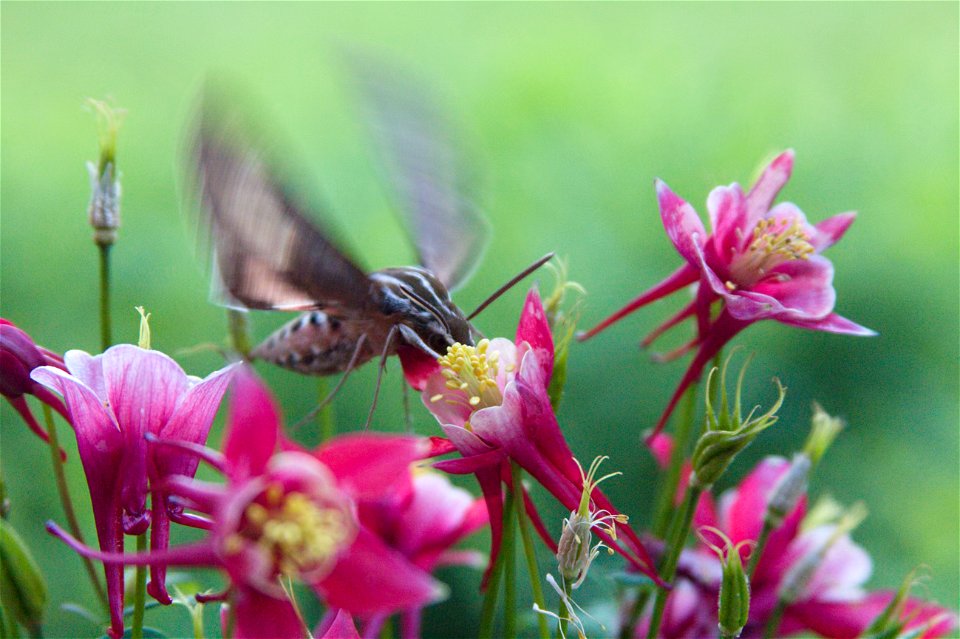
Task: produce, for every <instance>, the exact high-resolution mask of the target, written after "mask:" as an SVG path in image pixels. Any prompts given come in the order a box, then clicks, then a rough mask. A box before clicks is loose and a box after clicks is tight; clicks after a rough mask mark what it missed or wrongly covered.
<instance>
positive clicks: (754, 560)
mask: <svg viewBox="0 0 960 639" xmlns="http://www.w3.org/2000/svg"><path fill="white" fill-rule="evenodd" d="M771 531H773V526H772V525H770V522H769V521H764V522H763V529H762V530H761V531H760V538H759V539H757V545H756V546H754V547H753V550H752V551H750V563H748V564H747V577H749V578H750V579H751V580H753V571H754V570H756V569H757V564H758V563H760V555H761V554H762V553H763V547H764V546H766V545H767V540H768V539H769V538H770V533H771Z"/></svg>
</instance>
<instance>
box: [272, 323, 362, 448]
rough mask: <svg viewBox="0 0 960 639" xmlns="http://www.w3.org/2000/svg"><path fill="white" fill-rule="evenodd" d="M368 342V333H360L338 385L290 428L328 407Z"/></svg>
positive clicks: (309, 419)
mask: <svg viewBox="0 0 960 639" xmlns="http://www.w3.org/2000/svg"><path fill="white" fill-rule="evenodd" d="M366 343H367V334H366V333H363V334H362V335H360V338H359V339H358V340H357V346H356V348H354V349H353V355H351V356H350V361H349V362H348V363H347V367H346V368H345V369H344V371H343V375H341V376H340V381H338V382H337V385H336V386H334V387H333V390H332V391H330V392H329V393H328V394H327V396H326V397H324V398H323V401H321V402H320V403H319V404H317V405H316V406H314V407H313V408H312V409H311V410H310V412H309V413H307V414H306V415H304V416H303V418H302V419H301V420H300V421H298V422H297V423H296V424H294V425H293V426H291V427H290V429H289V430H296V429H298V428H300V427H301V426H303V425H304V424H306V423H307V422H309V421H311V420H312V419H313V418H314V417H316V416H317V414H318V413H319V412H320V411H322V410H323V409H324V407H326V405H327V404H329V403H330V402H331V401H333V398H334V397H336V395H337V393H339V392H340V389H341V388H342V387H343V384H344V382H346V381H347V378H348V377H350V373H352V372H353V369H354V368H356V366H357V360H358V359H359V358H360V351H361V350H363V346H364V344H366Z"/></svg>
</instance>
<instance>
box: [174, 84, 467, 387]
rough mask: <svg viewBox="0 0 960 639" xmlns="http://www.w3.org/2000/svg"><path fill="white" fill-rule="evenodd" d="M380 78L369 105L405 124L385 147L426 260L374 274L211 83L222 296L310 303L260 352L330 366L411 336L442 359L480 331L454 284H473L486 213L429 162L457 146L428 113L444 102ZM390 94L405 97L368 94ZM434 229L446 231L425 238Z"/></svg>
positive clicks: (207, 136)
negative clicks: (434, 127) (298, 198)
mask: <svg viewBox="0 0 960 639" xmlns="http://www.w3.org/2000/svg"><path fill="white" fill-rule="evenodd" d="M393 82H396V80H393ZM370 83H371V80H370V76H367V77H365V79H364V80H363V86H365V87H367V89H366V90H364V91H362V92H361V93H362V94H363V96H364V97H365V98H366V99H367V102H368V109H369V110H370V111H371V112H376V113H378V114H380V115H379V116H378V117H379V118H380V122H386V121H389V122H390V123H391V126H392V127H393V129H394V130H393V131H392V132H391V134H390V136H389V138H387V137H384V139H383V140H384V142H383V148H384V149H385V152H386V154H387V155H390V156H391V158H390V162H389V163H390V164H392V165H393V166H394V167H395V172H394V175H395V176H396V178H395V180H394V182H395V184H397V185H398V186H397V190H398V191H399V192H400V195H401V200H402V201H405V202H407V203H408V205H409V206H408V210H407V213H406V214H405V216H404V217H405V221H407V222H408V223H409V225H410V227H411V229H412V232H413V236H414V238H416V245H417V249H418V253H419V254H420V259H421V261H422V262H423V264H424V266H423V267H399V268H392V269H384V270H382V271H375V272H373V273H370V274H367V273H365V272H364V271H363V270H362V269H361V268H360V267H359V266H357V265H356V263H355V262H354V261H353V260H352V259H350V258H349V257H347V256H346V254H345V253H344V252H343V251H342V250H340V249H339V248H338V247H337V246H336V245H335V244H334V242H333V241H331V240H330V239H329V235H328V234H327V233H325V232H324V231H322V230H321V227H320V226H319V225H317V224H315V223H313V222H311V221H310V220H309V219H308V217H307V216H306V215H305V214H304V213H303V212H302V209H301V208H300V207H299V206H298V205H297V203H295V201H294V199H293V198H292V197H291V196H290V195H289V193H288V192H287V191H286V190H285V188H284V187H283V185H282V182H281V181H280V180H279V179H278V177H277V175H276V172H275V171H273V170H272V168H271V163H270V162H269V160H268V156H267V153H266V151H265V148H266V147H265V145H263V144H262V143H257V142H255V141H254V136H253V135H251V133H250V127H248V126H244V125H243V124H242V123H243V118H242V117H241V115H240V111H239V110H238V109H237V108H236V106H235V104H236V103H235V102H229V101H224V100H222V99H218V98H220V96H219V95H217V94H214V93H211V92H209V91H207V92H205V94H204V95H203V97H202V105H201V108H200V116H199V122H198V124H197V126H196V130H195V134H194V153H193V160H194V164H195V168H196V176H197V179H196V187H197V192H198V196H199V201H200V207H199V208H200V211H201V219H202V220H203V222H204V223H205V225H206V226H207V227H208V229H209V234H210V244H211V254H212V257H213V260H212V261H213V270H214V281H215V282H217V283H219V286H220V287H221V289H222V292H223V293H222V295H221V303H223V304H224V305H227V306H233V307H241V308H254V309H271V310H300V311H307V312H306V313H304V314H302V315H301V316H299V317H297V318H296V319H294V320H292V321H290V322H288V323H287V324H285V325H284V326H282V327H281V328H280V329H278V330H277V331H275V332H274V333H273V334H272V335H271V336H270V337H268V338H267V339H266V340H265V341H264V342H263V343H262V344H261V345H259V346H258V347H257V348H255V349H254V350H253V351H252V352H251V356H252V357H254V358H260V359H264V360H267V361H270V362H272V363H274V364H277V365H279V366H282V367H285V368H289V369H291V370H295V371H297V372H300V373H306V374H317V375H326V374H331V373H336V372H340V371H344V370H346V369H347V368H348V367H349V366H351V365H352V366H356V365H359V364H361V363H363V362H365V361H367V360H369V359H371V358H372V357H373V356H374V355H376V354H380V353H382V354H383V356H384V357H386V356H387V355H389V354H393V353H394V352H396V348H397V346H399V345H401V344H407V345H409V346H412V347H414V348H416V349H418V350H420V351H421V352H423V353H425V354H427V355H429V356H431V357H437V356H438V355H439V354H442V353H443V352H445V350H446V347H447V346H449V345H450V344H452V343H454V342H461V343H467V344H472V343H473V329H472V327H471V325H470V323H469V322H468V321H467V320H466V318H465V317H464V314H463V312H462V311H461V310H460V309H459V308H458V307H457V306H456V305H455V304H453V302H452V301H451V300H450V295H449V292H448V284H449V285H455V284H459V283H460V282H462V280H463V278H464V277H465V275H466V274H467V273H468V272H469V270H470V269H472V267H473V265H474V264H475V263H476V260H477V258H478V256H479V254H480V252H481V251H480V248H479V247H481V246H482V244H483V241H484V240H483V239H482V238H485V237H486V225H485V222H483V220H482V218H480V217H479V215H478V214H477V212H476V210H475V209H474V208H472V205H468V204H467V202H468V200H467V199H466V198H465V197H463V196H462V195H460V192H459V191H458V190H457V189H458V188H459V187H457V186H456V185H455V184H454V183H453V182H454V176H453V175H452V174H451V173H450V172H449V167H447V166H444V167H442V170H440V169H436V170H434V169H432V168H430V166H429V165H430V163H431V162H435V161H441V160H443V161H445V160H447V159H449V158H451V157H452V156H453V151H452V148H451V147H450V146H449V145H447V144H446V143H445V142H444V139H445V138H443V137H442V136H440V135H432V134H431V133H430V131H431V128H430V123H429V122H427V121H425V118H428V117H431V116H430V115H429V114H435V113H437V110H436V109H434V108H432V107H427V106H426V105H425V103H424V102H423V100H422V99H419V98H418V99H417V100H416V101H412V100H411V99H409V98H406V99H400V97H399V96H398V94H397V91H399V90H400V89H399V85H397V86H396V87H392V88H390V89H389V90H386V89H383V88H372V85H371V84H370ZM407 93H408V94H409V95H413V93H414V92H413V91H407ZM418 95H423V94H422V93H418ZM387 96H392V97H391V98H390V99H394V100H396V103H395V104H391V105H383V104H376V105H374V104H369V103H370V102H373V101H377V100H383V99H387ZM377 126H380V125H377ZM388 139H389V141H388ZM404 140H417V141H418V144H417V145H414V146H417V147H418V148H422V149H423V150H420V151H418V150H414V149H413V147H410V146H404V143H403V141H404ZM430 233H435V234H436V239H435V240H431V239H424V238H425V237H426V235H428V234H430ZM478 238H480V239H478ZM351 362H352V364H351Z"/></svg>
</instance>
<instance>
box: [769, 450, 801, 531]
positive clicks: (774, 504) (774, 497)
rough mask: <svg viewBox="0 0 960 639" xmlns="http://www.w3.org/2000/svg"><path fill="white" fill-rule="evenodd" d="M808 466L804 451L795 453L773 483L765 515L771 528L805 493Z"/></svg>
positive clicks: (790, 510)
mask: <svg viewBox="0 0 960 639" xmlns="http://www.w3.org/2000/svg"><path fill="white" fill-rule="evenodd" d="M810 466H811V463H810V458H809V457H807V455H806V454H805V453H797V454H795V455H794V456H793V460H792V461H791V462H790V468H788V469H787V472H785V473H784V474H783V475H781V476H780V479H779V480H778V481H777V483H776V484H774V486H773V490H772V491H771V492H770V501H769V503H768V504H767V513H766V515H765V521H766V523H767V524H769V525H770V527H771V528H777V527H779V526H780V524H782V523H783V520H784V518H786V516H787V515H789V514H790V513H791V512H793V509H794V508H795V507H796V506H797V502H799V501H800V498H801V497H803V496H804V495H805V494H806V492H807V478H808V477H809V476H810Z"/></svg>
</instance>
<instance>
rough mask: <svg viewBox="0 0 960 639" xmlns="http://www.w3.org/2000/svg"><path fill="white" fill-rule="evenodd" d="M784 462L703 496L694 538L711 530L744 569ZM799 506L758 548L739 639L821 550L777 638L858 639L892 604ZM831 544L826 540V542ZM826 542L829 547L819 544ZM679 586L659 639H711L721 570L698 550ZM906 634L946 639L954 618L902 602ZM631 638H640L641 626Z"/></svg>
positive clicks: (868, 567) (843, 546) (862, 556)
mask: <svg viewBox="0 0 960 639" xmlns="http://www.w3.org/2000/svg"><path fill="white" fill-rule="evenodd" d="M789 467H790V462H789V461H787V460H786V459H783V458H781V457H768V458H767V459H765V460H763V461H762V462H760V464H758V465H757V467H756V468H755V469H754V470H753V471H752V472H751V473H750V474H749V475H748V476H747V477H746V478H745V479H744V480H743V481H742V482H741V483H740V485H739V486H737V487H735V488H733V489H731V490H729V491H727V492H726V493H724V494H723V495H722V496H721V497H720V499H719V502H714V500H713V498H712V496H710V494H709V493H704V496H705V499H702V500H701V502H700V504H699V507H698V509H697V512H696V515H695V517H694V525H695V526H696V527H697V528H698V529H699V530H701V531H709V530H710V528H711V527H713V528H716V529H717V530H719V531H721V533H722V534H724V535H726V536H727V537H729V539H730V542H731V545H736V546H737V547H739V549H740V552H741V557H742V560H743V561H744V563H746V561H747V560H748V556H749V553H750V552H751V549H750V546H751V545H752V544H751V542H753V541H755V540H757V539H758V538H759V536H760V531H761V529H762V527H763V521H764V516H765V513H766V510H767V504H768V501H769V497H770V495H771V493H772V491H773V489H774V487H775V486H776V484H777V481H778V480H779V479H780V478H781V477H782V476H783V475H784V474H785V473H786V472H787V471H788V469H789ZM806 514H807V512H806V500H805V498H804V499H801V500H800V501H799V502H798V503H797V504H796V506H795V507H794V508H793V510H792V511H791V512H790V513H788V514H787V516H786V517H785V519H784V521H783V523H782V524H781V525H780V526H778V527H777V528H775V529H774V530H773V531H772V532H771V534H770V537H769V539H768V541H767V544H766V546H765V547H764V549H763V551H762V554H761V556H760V559H759V563H758V564H757V567H756V569H755V572H754V574H753V577H752V579H751V583H750V614H749V620H748V622H747V625H746V627H745V628H744V629H743V635H742V636H743V637H746V638H751V637H760V636H762V635H763V632H764V628H765V626H766V624H767V622H768V621H769V619H770V616H771V614H772V613H773V611H774V609H775V607H776V606H777V600H778V598H780V597H781V596H782V594H783V591H784V589H785V588H787V587H789V586H791V585H793V584H789V583H788V582H789V581H790V580H791V579H792V578H793V577H795V576H796V575H797V574H798V573H799V572H800V570H801V569H802V568H803V566H802V564H803V562H805V561H806V560H808V559H809V558H810V557H811V556H812V555H813V553H816V552H817V551H819V550H823V549H825V552H824V553H823V554H822V556H821V557H819V562H818V563H817V564H816V565H815V568H814V569H813V570H812V571H810V572H809V573H808V574H806V575H805V576H804V578H803V579H802V580H799V581H798V582H796V584H795V586H796V591H795V592H793V593H791V599H792V601H791V603H789V605H787V606H786V608H785V611H784V616H783V621H782V623H781V625H780V628H779V632H778V636H780V635H790V634H796V633H800V632H814V633H817V634H818V635H820V636H824V637H830V638H833V639H853V638H854V637H858V636H860V635H861V634H862V633H863V632H864V631H865V630H866V629H867V628H868V627H869V626H870V624H871V622H873V620H874V619H875V618H876V617H877V616H878V615H879V614H880V613H881V612H882V611H883V609H884V607H885V606H886V605H887V604H888V603H889V602H890V601H891V599H892V598H893V596H894V593H892V592H888V591H881V592H874V593H867V592H866V591H865V590H864V584H865V583H866V581H867V579H868V578H869V577H870V574H871V572H872V563H871V560H870V556H869V555H868V554H867V553H866V551H864V550H863V549H862V548H861V547H860V546H858V545H857V544H855V543H854V542H853V541H852V540H851V539H850V536H849V534H847V533H844V532H842V531H841V534H837V524H835V523H831V522H824V523H819V524H818V523H816V522H811V521H809V520H807V521H805V515H806ZM831 537H833V539H831ZM828 541H831V542H832V543H830V545H829V546H826V547H825V544H826V543H827V542H828ZM678 574H679V575H680V579H678V582H677V584H676V587H675V590H674V592H673V593H672V594H671V596H670V598H669V599H668V601H667V609H666V612H665V615H664V623H663V625H662V626H661V633H660V636H661V637H664V638H666V639H673V638H677V639H679V638H681V637H690V636H708V635H712V634H715V633H716V623H717V618H716V601H717V592H718V589H719V584H720V577H721V574H720V563H719V561H718V560H717V559H716V557H715V555H714V554H713V552H712V551H711V550H709V548H708V544H701V545H699V546H698V547H696V548H692V549H689V550H686V551H684V553H683V555H682V557H681V560H680V564H679V568H678ZM904 610H905V615H906V616H907V618H908V621H907V627H908V628H913V629H918V628H922V627H923V626H924V625H925V624H928V623H929V624H930V626H929V628H926V630H925V632H924V633H923V634H922V636H923V637H926V638H927V639H933V638H935V637H942V636H946V635H948V634H949V633H950V631H951V630H952V629H954V628H955V627H956V617H955V615H953V614H952V613H949V612H947V611H945V610H944V609H942V608H939V607H937V606H934V605H930V604H925V603H922V602H919V601H916V600H908V601H907V602H906V605H905V607H904ZM638 630H639V631H640V632H639V633H638V634H637V636H638V637H639V636H646V635H645V624H644V623H641V624H640V625H639V626H638Z"/></svg>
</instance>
